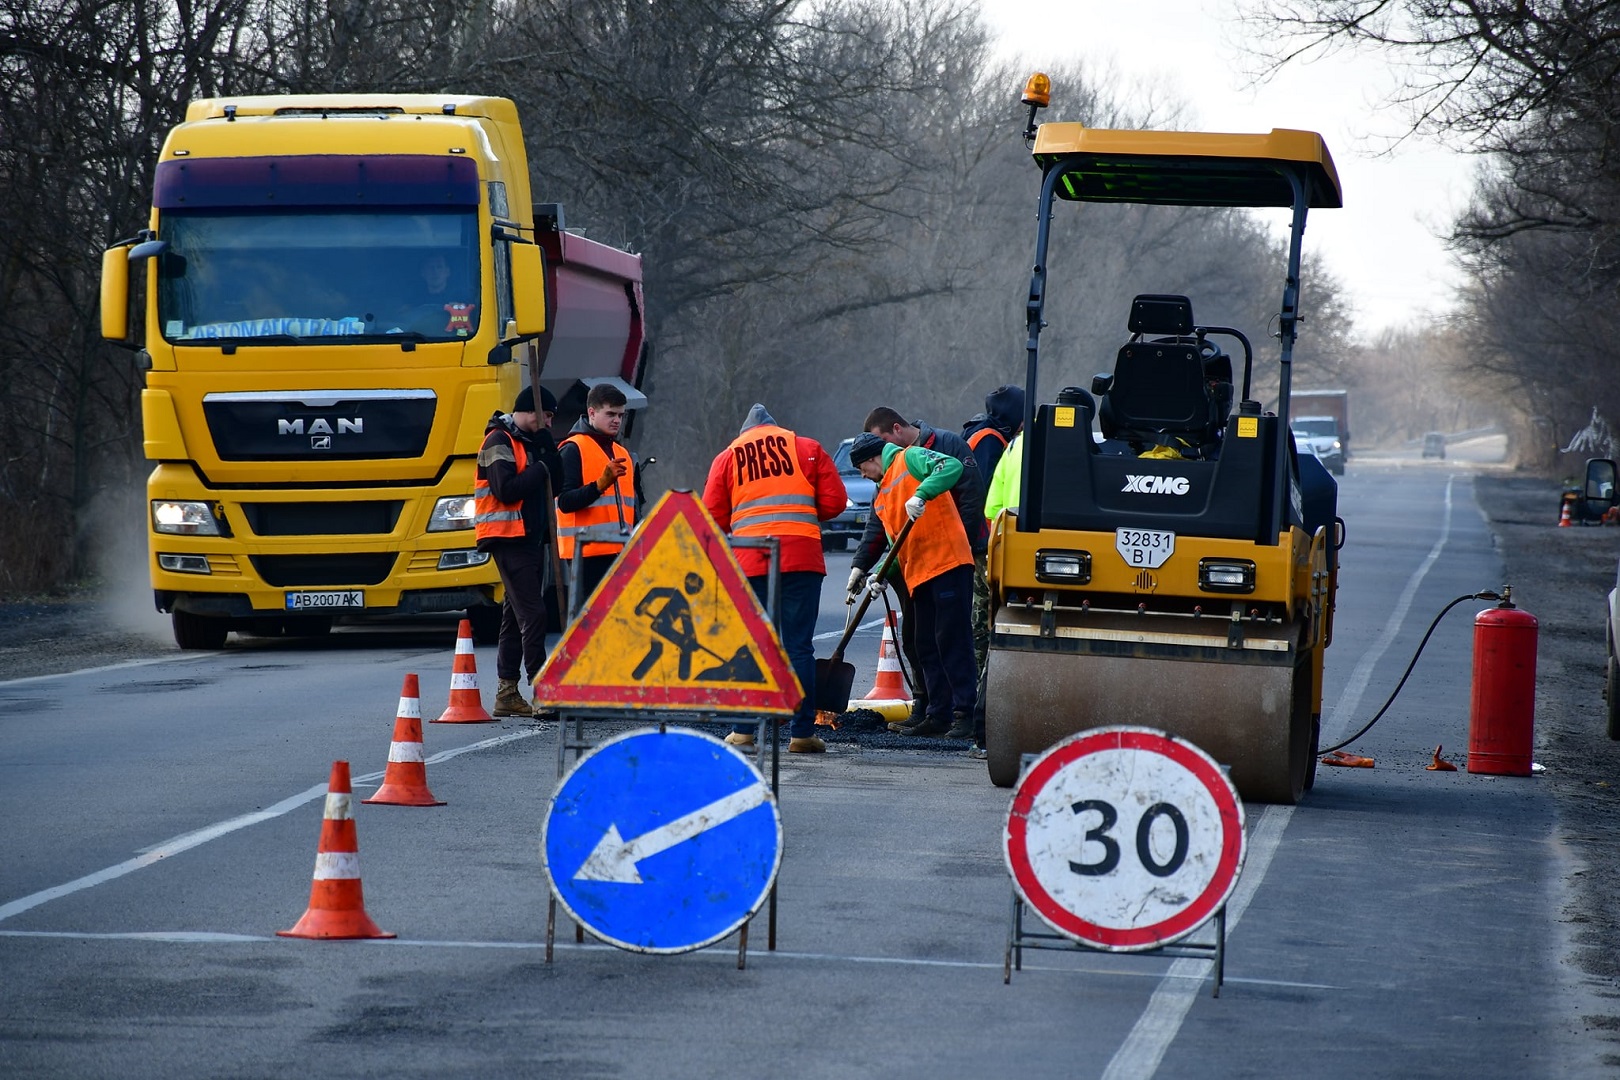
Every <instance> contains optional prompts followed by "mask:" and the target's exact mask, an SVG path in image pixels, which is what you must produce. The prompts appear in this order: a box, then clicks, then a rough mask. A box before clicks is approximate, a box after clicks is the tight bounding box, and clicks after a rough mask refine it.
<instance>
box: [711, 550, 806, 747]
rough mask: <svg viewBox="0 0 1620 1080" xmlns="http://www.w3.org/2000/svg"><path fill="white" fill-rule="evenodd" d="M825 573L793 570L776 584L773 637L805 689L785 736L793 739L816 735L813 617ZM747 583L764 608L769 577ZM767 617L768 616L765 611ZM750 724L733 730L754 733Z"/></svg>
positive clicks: (762, 575)
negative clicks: (777, 614) (777, 616)
mask: <svg viewBox="0 0 1620 1080" xmlns="http://www.w3.org/2000/svg"><path fill="white" fill-rule="evenodd" d="M824 577H826V575H825V574H818V573H816V572H815V571H814V570H792V571H789V572H787V573H784V574H783V575H782V576H781V581H780V582H779V583H778V585H777V592H778V594H779V597H778V598H779V599H780V601H781V604H782V621H781V623H780V624H778V626H777V627H776V635H777V636H778V637H780V638H781V639H782V647H783V648H784V649H786V650H787V655H788V663H790V664H792V665H793V674H795V675H797V676H798V677H799V685H800V686H802V687H804V700H803V701H801V702H800V703H799V711H798V712H796V713H794V714H793V723H792V725H791V726H790V727H789V728H788V737H789V738H793V739H803V738H807V737H809V736H811V735H814V734H815V733H816V642H815V637H816V617H817V616H818V615H820V614H821V581H822V579H823V578H824ZM748 584H750V585H752V586H753V587H754V595H755V596H757V597H759V602H760V604H761V605H762V606H763V605H764V603H765V595H766V590H767V589H768V588H769V586H770V578H769V576H767V575H765V574H761V575H760V576H759V577H751V578H749V579H748ZM766 614H770V612H769V611H768V610H767V612H766ZM754 727H755V725H753V724H737V725H734V726H733V727H732V730H733V731H753V730H754Z"/></svg>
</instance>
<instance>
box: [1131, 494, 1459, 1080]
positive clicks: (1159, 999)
mask: <svg viewBox="0 0 1620 1080" xmlns="http://www.w3.org/2000/svg"><path fill="white" fill-rule="evenodd" d="M1452 483H1453V480H1452V479H1451V478H1449V477H1448V478H1447V479H1446V496H1445V504H1444V507H1445V508H1444V513H1443V514H1442V516H1441V519H1440V536H1439V538H1438V539H1436V540H1435V542H1434V547H1432V548H1430V549H1429V554H1428V555H1427V556H1426V557H1425V558H1424V560H1423V561H1422V562H1421V563H1419V564H1418V566H1417V569H1415V570H1413V571H1412V576H1411V577H1410V578H1408V579H1407V581H1406V588H1405V589H1404V590H1402V592H1401V596H1400V600H1399V601H1398V602H1397V603H1396V604H1395V608H1394V610H1393V611H1391V612H1390V613H1389V618H1388V619H1386V620H1385V621H1384V629H1383V630H1382V631H1381V632H1380V633H1379V635H1378V637H1377V638H1376V639H1374V641H1373V643H1372V646H1371V647H1370V648H1369V649H1368V650H1367V651H1366V652H1365V653H1364V654H1363V655H1362V657H1361V661H1360V663H1358V664H1357V665H1356V667H1355V670H1354V671H1352V672H1351V674H1350V679H1349V681H1348V682H1347V683H1346V684H1345V688H1344V692H1343V693H1342V694H1340V695H1339V700H1338V702H1337V704H1335V705H1334V707H1333V712H1332V714H1331V715H1330V716H1328V717H1327V718H1325V719H1324V720H1323V722H1322V738H1323V739H1325V740H1327V741H1328V742H1329V743H1332V742H1334V741H1337V737H1338V735H1339V733H1340V732H1342V731H1343V730H1344V729H1346V728H1348V727H1349V726H1350V718H1351V715H1352V714H1353V713H1355V711H1356V710H1357V709H1358V708H1360V707H1361V696H1362V694H1364V693H1365V692H1366V690H1367V680H1368V679H1370V678H1371V677H1372V671H1373V668H1374V667H1375V666H1377V664H1378V661H1379V660H1380V659H1381V658H1382V657H1383V655H1384V653H1385V652H1386V651H1387V650H1388V649H1389V647H1390V645H1391V644H1393V643H1394V641H1395V636H1396V634H1398V633H1399V632H1400V629H1401V623H1402V621H1403V620H1405V618H1406V613H1407V611H1408V610H1409V609H1410V608H1411V606H1412V598H1413V597H1414V596H1416V595H1417V590H1418V586H1420V585H1422V584H1423V579H1424V578H1425V577H1427V576H1428V573H1429V570H1430V569H1431V568H1432V567H1433V566H1434V564H1435V563H1436V562H1438V561H1439V560H1440V553H1441V551H1443V550H1444V549H1445V546H1446V541H1447V540H1449V539H1450V538H1451V486H1452ZM1293 816H1294V808H1293V807H1292V806H1268V807H1266V809H1265V812H1264V813H1263V814H1262V815H1261V816H1260V820H1259V821H1257V822H1256V823H1255V826H1254V831H1253V832H1252V833H1251V834H1250V836H1249V842H1248V850H1247V853H1246V854H1245V856H1244V864H1243V874H1242V876H1241V877H1240V878H1239V879H1238V887H1237V891H1236V892H1234V893H1233V894H1232V899H1231V901H1230V902H1229V903H1228V904H1227V905H1226V932H1227V934H1228V935H1230V934H1231V933H1232V931H1233V930H1235V929H1236V928H1237V924H1238V920H1239V919H1241V918H1242V917H1243V912H1244V911H1245V910H1247V908H1248V906H1249V901H1250V900H1252V899H1254V894H1255V893H1256V892H1258V891H1259V890H1260V884H1261V882H1263V881H1264V880H1265V876H1266V870H1267V869H1268V868H1269V867H1270V866H1271V857H1272V856H1273V855H1275V854H1276V853H1277V848H1278V846H1279V845H1280V844H1281V843H1282V836H1283V830H1285V829H1287V828H1288V823H1289V821H1291V820H1292V819H1293ZM1208 971H1209V961H1207V960H1190V959H1181V960H1177V961H1175V962H1174V963H1173V964H1171V965H1170V971H1169V973H1168V974H1166V976H1165V978H1164V981H1163V982H1162V983H1160V984H1159V987H1158V989H1156V990H1154V991H1153V997H1152V998H1150V999H1149V1000H1148V1003H1147V1007H1146V1008H1145V1009H1143V1010H1142V1015H1141V1016H1140V1017H1138V1018H1137V1021H1136V1024H1135V1025H1134V1026H1133V1027H1132V1028H1131V1031H1130V1034H1128V1035H1126V1036H1125V1042H1124V1043H1123V1044H1121V1046H1120V1048H1119V1049H1118V1050H1117V1051H1115V1052H1114V1056H1113V1059H1112V1060H1110V1061H1109V1063H1108V1068H1107V1069H1105V1070H1103V1074H1102V1075H1103V1080H1147V1078H1148V1077H1151V1076H1152V1075H1153V1074H1154V1073H1155V1072H1157V1071H1158V1068H1159V1062H1160V1061H1162V1060H1164V1055H1165V1051H1167V1050H1169V1049H1170V1044H1171V1043H1172V1042H1174V1041H1175V1038H1176V1033H1177V1032H1178V1031H1180V1030H1181V1024H1182V1021H1184V1020H1185V1019H1186V1018H1187V1010H1188V1009H1190V1008H1192V1003H1193V1000H1194V999H1195V998H1196V997H1197V996H1198V995H1199V993H1200V991H1201V985H1202V982H1203V980H1202V979H1196V980H1195V979H1191V978H1188V976H1190V975H1191V974H1193V973H1194V972H1198V973H1200V974H1207V973H1208Z"/></svg>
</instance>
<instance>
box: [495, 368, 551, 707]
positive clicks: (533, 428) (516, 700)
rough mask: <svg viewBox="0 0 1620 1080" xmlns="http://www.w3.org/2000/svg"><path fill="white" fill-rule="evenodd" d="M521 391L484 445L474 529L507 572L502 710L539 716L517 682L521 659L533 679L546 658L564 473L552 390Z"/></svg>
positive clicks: (499, 669) (498, 658)
mask: <svg viewBox="0 0 1620 1080" xmlns="http://www.w3.org/2000/svg"><path fill="white" fill-rule="evenodd" d="M539 398H540V400H539V403H538V404H539V408H538V409H537V408H536V402H535V391H534V388H533V387H532V386H526V387H524V388H523V389H522V390H520V391H519V392H518V395H517V400H515V401H514V402H513V403H512V412H511V413H510V414H503V413H496V414H495V415H494V416H493V417H491V418H490V421H489V426H488V427H487V428H486V429H485V432H484V443H483V446H481V447H480V448H479V450H478V471H477V475H476V479H475V480H474V482H473V497H474V511H473V512H474V517H473V535H474V536H475V537H477V541H478V550H479V551H487V552H489V554H490V557H491V558H492V559H493V560H494V562H495V569H496V571H498V572H499V573H500V575H501V585H502V586H503V587H504V588H505V590H506V599H505V600H504V601H503V602H502V603H501V630H500V637H499V640H498V641H497V644H496V646H495V678H496V685H497V689H496V691H495V715H496V716H522V717H534V716H541V715H548V714H550V713H551V710H550V709H547V708H545V707H543V706H541V705H539V704H538V703H537V704H536V705H535V706H533V707H531V706H530V705H529V703H528V702H527V701H525V700H524V698H523V693H522V691H520V690H519V689H518V681H517V680H518V673H519V666H520V664H521V666H522V668H523V669H524V670H526V671H527V672H528V675H529V679H530V680H531V681H532V680H533V679H534V677H535V676H536V675H538V674H540V668H541V667H542V666H544V664H545V662H546V623H547V608H546V592H545V577H546V564H547V562H548V557H547V556H548V552H547V550H546V548H547V546H548V545H549V544H550V543H551V521H550V519H549V518H548V516H547V515H548V514H550V513H551V493H552V492H553V491H554V490H555V489H556V486H557V484H558V483H559V482H560V481H561V479H562V461H561V459H560V457H559V455H558V453H557V443H556V441H555V440H553V439H552V437H551V431H550V430H549V428H550V425H551V418H552V416H553V414H555V413H556V411H557V402H556V399H555V398H553V397H552V396H551V391H549V390H547V389H545V388H544V387H541V388H540V393H539Z"/></svg>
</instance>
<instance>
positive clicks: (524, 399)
mask: <svg viewBox="0 0 1620 1080" xmlns="http://www.w3.org/2000/svg"><path fill="white" fill-rule="evenodd" d="M512 411H513V412H534V411H535V408H534V387H532V386H525V387H524V388H523V389H522V390H519V391H518V396H517V400H516V401H514V402H512ZM539 411H540V412H548V413H554V412H556V411H557V399H556V397H555V396H554V395H553V394H552V392H551V391H550V390H547V389H546V388H545V387H543V386H542V387H541V388H540V410H539Z"/></svg>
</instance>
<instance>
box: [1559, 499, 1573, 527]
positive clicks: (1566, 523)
mask: <svg viewBox="0 0 1620 1080" xmlns="http://www.w3.org/2000/svg"><path fill="white" fill-rule="evenodd" d="M1574 524H1575V523H1574V522H1573V521H1571V520H1569V500H1568V499H1565V500H1564V507H1563V509H1562V510H1560V511H1559V512H1558V527H1559V528H1560V529H1567V528H1569V527H1570V526H1572V525H1574Z"/></svg>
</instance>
